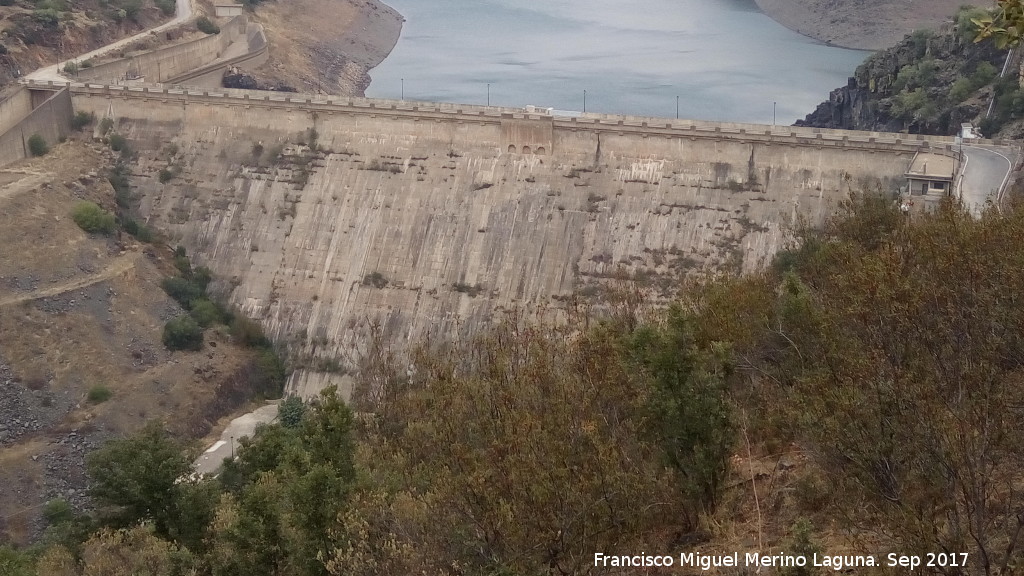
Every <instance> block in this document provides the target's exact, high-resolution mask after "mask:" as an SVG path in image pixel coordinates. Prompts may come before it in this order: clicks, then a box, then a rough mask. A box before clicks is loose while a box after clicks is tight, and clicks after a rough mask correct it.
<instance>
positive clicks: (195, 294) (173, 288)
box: [160, 277, 204, 310]
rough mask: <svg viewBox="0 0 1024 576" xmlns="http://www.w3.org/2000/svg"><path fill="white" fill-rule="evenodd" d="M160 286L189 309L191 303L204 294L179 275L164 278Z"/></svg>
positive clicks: (183, 306)
mask: <svg viewBox="0 0 1024 576" xmlns="http://www.w3.org/2000/svg"><path fill="white" fill-rule="evenodd" d="M160 287H161V288H163V289H164V292H166V293H167V295H168V296H170V297H171V298H174V299H175V300H176V301H177V302H178V304H181V306H182V308H185V309H186V310H191V309H192V305H193V304H194V303H195V302H197V301H198V300H199V299H200V298H202V297H203V296H204V293H203V290H202V289H201V288H200V287H199V286H196V285H195V284H194V283H193V282H190V281H189V280H187V279H185V278H181V277H173V278H164V279H163V281H162V282H160Z"/></svg>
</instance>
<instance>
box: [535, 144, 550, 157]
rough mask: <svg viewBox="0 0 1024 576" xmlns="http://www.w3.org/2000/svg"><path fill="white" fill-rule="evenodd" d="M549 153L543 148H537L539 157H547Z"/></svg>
mask: <svg viewBox="0 0 1024 576" xmlns="http://www.w3.org/2000/svg"><path fill="white" fill-rule="evenodd" d="M547 153H548V151H547V150H545V149H544V147H543V146H538V147H537V155H539V156H543V155H545V154H547Z"/></svg>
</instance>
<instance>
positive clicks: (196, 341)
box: [163, 316, 203, 350]
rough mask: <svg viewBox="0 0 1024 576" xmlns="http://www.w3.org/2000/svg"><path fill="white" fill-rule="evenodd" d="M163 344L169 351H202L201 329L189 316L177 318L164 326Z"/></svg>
mask: <svg viewBox="0 0 1024 576" xmlns="http://www.w3.org/2000/svg"><path fill="white" fill-rule="evenodd" d="M163 343H164V346H166V347H167V348H168V349H170V350H202V348H203V329H202V328H201V327H200V326H199V324H197V323H196V321H195V320H193V319H192V317H191V316H178V317H177V318H172V319H171V320H169V321H168V322H167V324H164V335H163Z"/></svg>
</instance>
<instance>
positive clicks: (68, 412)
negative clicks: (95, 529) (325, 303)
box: [0, 142, 252, 542]
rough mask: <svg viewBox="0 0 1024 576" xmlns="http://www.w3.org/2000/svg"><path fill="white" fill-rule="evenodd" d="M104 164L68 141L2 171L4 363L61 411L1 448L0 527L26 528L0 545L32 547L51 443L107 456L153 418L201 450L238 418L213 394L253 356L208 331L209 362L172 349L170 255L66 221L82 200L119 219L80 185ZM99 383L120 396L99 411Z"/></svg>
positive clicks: (95, 182) (104, 187) (0, 335)
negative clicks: (167, 285)
mask: <svg viewBox="0 0 1024 576" xmlns="http://www.w3.org/2000/svg"><path fill="white" fill-rule="evenodd" d="M105 154H108V152H106V151H105V150H104V149H103V148H101V147H98V146H97V147H93V146H92V145H89V144H83V143H78V142H68V143H65V144H62V145H59V146H56V147H55V148H54V150H53V152H52V153H51V154H50V156H47V157H46V158H40V159H35V160H31V161H28V162H25V163H22V164H20V165H17V166H15V167H12V168H9V169H6V170H0V245H3V246H5V249H4V250H3V251H0V351H2V354H0V362H4V363H6V364H7V365H8V366H9V367H10V368H11V371H12V372H13V374H14V375H15V377H16V379H17V385H20V386H24V387H25V388H27V389H28V390H30V391H32V392H31V394H32V395H34V396H33V397H34V398H37V399H38V398H42V397H46V398H53V399H55V400H53V401H52V404H51V405H50V406H46V405H45V404H43V405H40V404H38V403H36V404H34V405H33V407H32V410H33V411H34V413H35V415H37V416H38V418H39V420H40V422H42V423H43V428H42V429H41V430H38V431H35V430H33V431H30V432H27V433H25V434H23V435H21V436H20V437H17V438H16V439H14V441H13V442H12V441H10V440H9V441H8V443H6V444H4V445H2V446H0V470H2V471H3V472H2V473H0V483H2V484H3V485H4V486H5V487H16V488H15V490H7V489H5V490H4V493H5V495H8V496H11V498H7V497H5V498H0V517H6V516H10V515H16V516H17V517H18V518H21V519H20V520H18V522H2V523H0V533H6V537H7V538H10V539H12V540H14V541H19V542H24V541H25V539H26V538H28V537H29V536H31V528H32V526H33V522H34V521H35V520H34V518H36V517H37V516H38V510H37V509H36V508H37V506H38V505H40V504H42V503H44V502H45V500H46V498H47V497H52V494H51V495H48V494H46V489H45V485H46V482H44V475H45V474H46V470H45V468H42V467H41V463H42V462H43V460H44V457H45V456H46V454H47V453H48V452H50V451H52V450H56V449H59V448H58V446H57V444H56V442H57V441H59V440H60V439H61V438H63V437H64V436H65V435H67V434H68V433H69V432H71V431H72V430H76V429H77V430H78V433H79V435H81V436H86V437H89V438H91V441H93V442H94V443H100V442H102V440H103V439H104V438H106V437H109V436H111V435H119V434H123V433H127V432H131V431H133V430H135V429H137V428H139V427H140V426H141V425H142V424H143V423H144V422H145V421H146V420H148V419H153V418H157V419H163V420H165V421H167V423H168V425H169V426H170V428H171V429H172V430H173V431H174V432H176V433H177V434H179V435H181V436H183V437H191V438H198V437H202V436H204V435H206V434H207V433H209V432H210V430H211V427H212V426H213V425H214V424H216V422H217V420H218V419H219V418H220V417H221V416H222V415H223V414H225V413H227V412H231V411H232V410H233V409H236V408H238V403H239V402H238V398H233V399H231V400H227V401H226V400H225V399H224V398H223V394H221V395H219V394H218V391H219V390H221V389H223V388H224V386H227V387H228V388H231V384H230V382H231V381H232V379H233V378H234V375H235V373H236V372H237V371H238V370H239V368H240V367H241V366H242V365H243V364H244V363H245V362H247V361H248V360H249V359H250V357H251V355H252V352H251V351H248V350H244V349H239V348H236V347H235V346H233V345H231V344H230V343H229V338H228V337H227V336H226V335H225V334H223V333H219V332H217V331H208V332H207V342H208V343H209V344H208V345H207V346H206V347H205V348H204V350H203V351H201V352H195V353H181V352H178V353H174V354H173V355H172V354H171V353H170V352H168V351H167V350H165V349H164V347H163V345H162V343H161V331H162V328H163V323H164V320H165V318H166V316H167V314H168V312H169V311H172V310H174V307H175V305H174V304H173V301H171V300H170V299H169V298H168V297H166V296H165V295H164V293H163V291H162V290H161V289H160V288H159V282H160V280H161V279H162V278H163V277H165V276H166V275H168V274H170V273H171V270H173V265H172V264H171V262H172V260H173V257H172V254H171V253H170V250H169V249H168V248H167V247H161V246H150V245H143V244H139V243H137V242H135V241H134V239H132V238H131V237H129V236H128V235H124V236H123V238H122V240H118V239H117V237H113V238H111V237H92V236H89V235H88V234H86V233H84V232H83V231H82V230H81V229H79V228H78V227H77V226H76V225H75V224H74V222H73V221H72V220H71V218H70V211H71V207H72V206H73V205H74V204H75V202H77V201H79V200H80V199H88V200H92V201H94V202H97V203H99V204H100V205H102V206H104V207H105V208H108V209H112V208H113V190H112V189H111V188H110V186H109V184H108V183H107V182H106V179H105V178H104V177H103V176H102V174H97V176H96V177H94V178H90V177H88V176H86V177H85V178H84V179H79V178H80V176H83V175H88V174H89V173H90V172H92V171H94V170H96V167H97V166H102V165H104V164H105V163H106V162H107V161H108V159H107V158H105V156H104V155H105ZM8 248H9V249H8ZM97 384H103V385H104V386H106V387H107V388H109V389H110V390H111V392H112V393H113V394H112V396H111V398H110V399H109V400H108V401H106V402H103V403H99V404H93V403H90V402H88V401H87V400H86V396H87V393H88V391H89V389H90V388H92V387H93V386H95V385H97ZM4 401H5V399H0V402H4ZM0 408H3V409H5V410H11V409H16V407H15V406H14V405H13V404H12V405H10V406H6V407H5V405H3V404H0ZM19 410H20V409H19ZM42 415H45V416H42ZM78 480H81V474H80V471H79V473H78ZM79 487H81V486H79ZM19 490H20V491H19ZM2 538H3V536H2V535H0V539H2Z"/></svg>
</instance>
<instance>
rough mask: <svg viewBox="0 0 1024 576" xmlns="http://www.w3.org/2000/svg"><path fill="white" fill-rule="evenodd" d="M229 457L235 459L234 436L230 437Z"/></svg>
mask: <svg viewBox="0 0 1024 576" xmlns="http://www.w3.org/2000/svg"><path fill="white" fill-rule="evenodd" d="M231 459H232V460H234V459H235V437H234V436H232V437H231Z"/></svg>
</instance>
